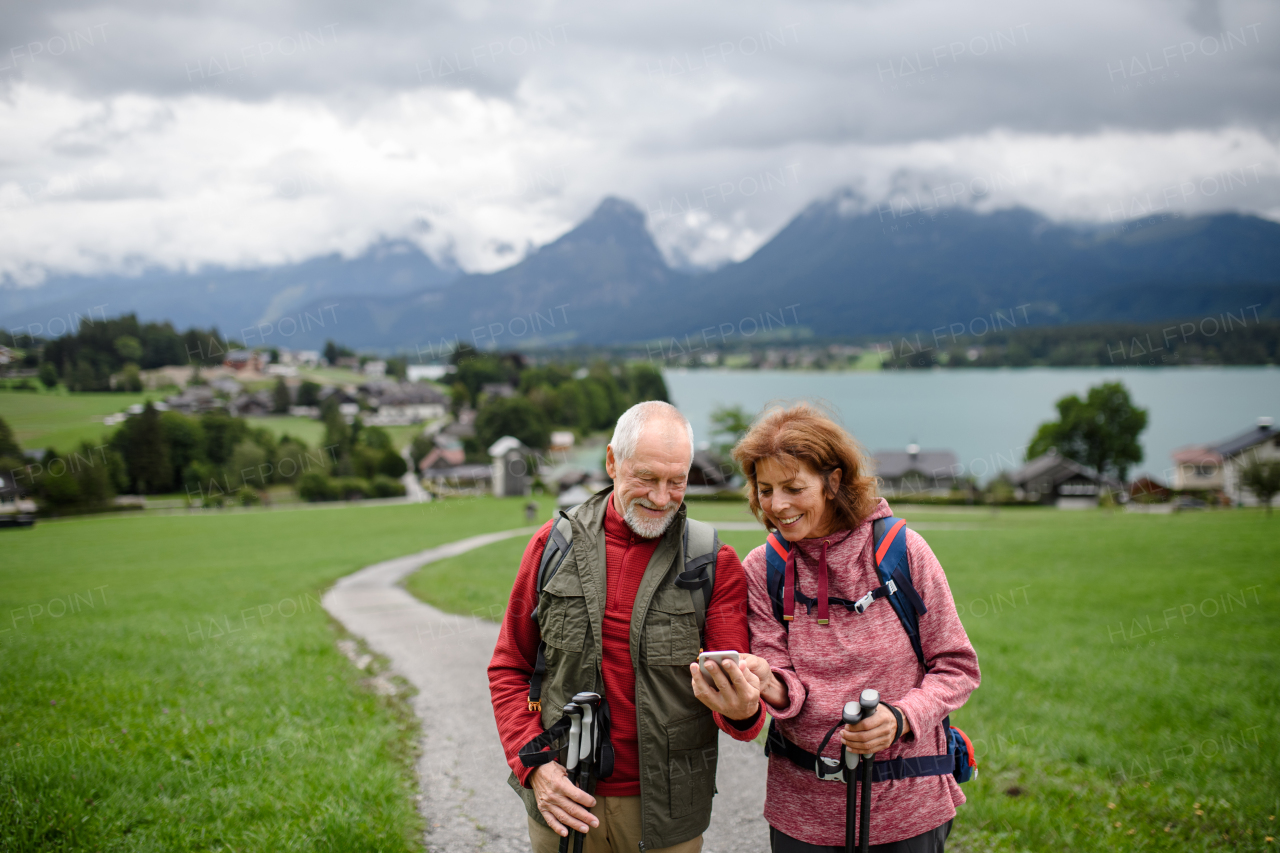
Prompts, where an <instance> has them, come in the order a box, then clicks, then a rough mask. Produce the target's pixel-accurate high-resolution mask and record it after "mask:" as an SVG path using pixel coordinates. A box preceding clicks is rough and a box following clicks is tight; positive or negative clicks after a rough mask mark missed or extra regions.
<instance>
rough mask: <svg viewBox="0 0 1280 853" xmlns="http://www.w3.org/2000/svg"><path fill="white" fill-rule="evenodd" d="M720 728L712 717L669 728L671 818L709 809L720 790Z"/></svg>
mask: <svg viewBox="0 0 1280 853" xmlns="http://www.w3.org/2000/svg"><path fill="white" fill-rule="evenodd" d="M717 732H718V729H717V728H716V724H715V720H713V719H712V717H711V714H710V713H709V712H708V713H705V714H697V715H696V716H693V717H686V718H685V719H683V720H676V721H675V722H673V723H671V725H669V726H668V727H667V738H668V739H667V761H668V771H669V773H670V778H671V801H670V807H671V816H672V817H673V818H678V817H685V816H686V815H691V814H694V813H695V812H698V811H701V810H703V809H706V808H707V807H708V806H709V805H710V803H711V797H712V795H714V794H715V788H716V745H717V744H716V733H717Z"/></svg>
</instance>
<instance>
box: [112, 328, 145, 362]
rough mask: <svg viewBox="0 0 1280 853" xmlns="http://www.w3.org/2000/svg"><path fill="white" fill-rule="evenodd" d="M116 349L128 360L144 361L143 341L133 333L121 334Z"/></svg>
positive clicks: (116, 341)
mask: <svg viewBox="0 0 1280 853" xmlns="http://www.w3.org/2000/svg"><path fill="white" fill-rule="evenodd" d="M115 351H116V354H117V355H118V356H120V358H122V359H124V360H125V361H126V362H130V361H132V362H134V363H137V362H139V361H142V342H141V341H139V340H138V339H137V338H135V337H134V336H133V335H121V336H120V337H118V338H116V340H115Z"/></svg>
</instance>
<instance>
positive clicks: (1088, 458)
mask: <svg viewBox="0 0 1280 853" xmlns="http://www.w3.org/2000/svg"><path fill="white" fill-rule="evenodd" d="M1056 406H1057V409H1058V420H1056V421H1050V422H1048V423H1043V424H1041V425H1040V428H1039V429H1038V430H1036V434H1035V437H1034V438H1032V440H1031V444H1030V445H1029V446H1028V447H1027V458H1028V459H1035V458H1036V457H1038V456H1043V455H1044V454H1045V453H1048V452H1049V450H1050V449H1051V448H1057V450H1058V453H1060V454H1061V455H1063V456H1065V457H1067V458H1068V459H1073V460H1075V461H1076V462H1079V463H1081V464H1083V465H1088V466H1090V467H1091V468H1093V469H1094V470H1095V471H1097V472H1098V473H1099V474H1114V475H1115V476H1116V477H1118V478H1119V479H1121V480H1124V479H1125V475H1126V474H1127V473H1128V471H1129V466H1130V465H1135V464H1137V463H1138V462H1141V461H1142V446H1141V445H1140V444H1138V435H1139V434H1140V433H1141V432H1142V431H1143V430H1144V429H1146V428H1147V410H1146V409H1140V408H1138V407H1137V406H1135V405H1133V401H1132V400H1131V399H1130V398H1129V392H1128V390H1127V389H1126V388H1125V387H1124V385H1122V384H1121V383H1119V382H1106V383H1103V384H1102V385H1099V386H1097V387H1096V388H1090V389H1089V393H1088V394H1087V395H1086V397H1085V399H1084V400H1081V399H1080V398H1079V397H1077V396H1076V395H1075V394H1069V395H1068V396H1066V397H1063V398H1062V399H1061V400H1059V401H1058V402H1057V404H1056Z"/></svg>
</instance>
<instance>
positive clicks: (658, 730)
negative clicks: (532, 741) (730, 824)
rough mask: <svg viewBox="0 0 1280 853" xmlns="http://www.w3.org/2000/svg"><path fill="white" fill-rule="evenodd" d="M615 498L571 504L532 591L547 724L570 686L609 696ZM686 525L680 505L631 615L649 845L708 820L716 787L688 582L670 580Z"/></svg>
mask: <svg viewBox="0 0 1280 853" xmlns="http://www.w3.org/2000/svg"><path fill="white" fill-rule="evenodd" d="M612 498H613V492H612V490H609V491H605V492H601V493H599V494H597V495H594V496H593V497H591V498H590V499H589V500H587V501H586V502H584V503H582V504H581V505H579V506H577V507H575V508H574V509H573V510H571V511H570V512H569V518H570V521H571V523H572V524H573V547H572V548H571V549H570V551H569V555H568V556H567V557H566V558H565V560H564V562H563V563H561V565H560V569H559V571H557V572H556V574H555V576H554V577H552V578H551V580H550V581H548V582H547V585H546V587H545V588H544V589H543V590H542V594H541V595H540V596H539V599H538V614H539V615H538V622H539V627H540V629H541V631H542V639H543V641H544V642H545V643H546V646H547V648H546V661H547V672H546V676H545V677H544V679H543V682H542V726H543V728H544V729H546V728H550V727H551V726H552V725H553V724H554V723H555V722H556V721H557V720H559V719H560V716H561V714H562V709H563V707H564V705H565V703H567V702H568V701H569V700H570V699H571V698H573V696H574V694H575V693H580V692H582V691H584V690H591V691H595V692H597V693H599V694H601V695H602V696H604V698H605V700H606V701H608V699H609V695H608V693H606V691H605V689H604V679H603V677H602V675H601V667H600V660H601V656H602V654H603V648H602V643H601V625H602V622H603V620H604V607H605V581H606V578H607V574H606V568H605V536H604V515H605V510H606V508H607V506H608V501H610V500H612ZM685 523H686V518H685V507H683V506H681V507H680V509H679V511H678V513H677V516H676V518H675V520H674V521H672V523H671V526H670V527H668V528H667V532H666V533H664V534H663V536H662V540H661V542H660V543H659V544H658V547H657V549H655V550H654V552H653V557H652V558H651V559H650V560H649V565H648V566H646V567H645V570H644V578H643V579H642V580H641V581H640V588H639V589H638V590H637V591H636V600H635V606H634V609H633V610H632V613H631V665H632V666H633V667H634V669H635V674H636V717H637V721H636V722H637V726H636V729H637V732H638V740H639V749H640V812H641V837H642V839H643V842H642V843H643V847H644V848H647V849H656V848H661V847H670V846H672V845H675V844H679V843H681V842H683V841H688V840H689V839H691V838H696V837H697V836H699V835H701V834H702V833H703V831H705V830H706V828H707V825H708V824H709V823H710V821H711V797H712V795H713V794H714V793H715V784H716V757H717V753H716V745H717V735H718V732H719V730H718V729H717V728H716V724H715V722H714V720H713V719H712V717H711V710H710V709H709V708H707V706H705V705H703V704H702V703H701V702H699V701H698V700H697V699H696V698H695V697H694V695H693V687H692V685H691V682H690V677H689V664H691V663H693V662H694V661H695V660H697V657H698V652H699V631H698V620H697V614H696V612H695V608H694V603H693V597H692V595H690V592H689V590H687V589H682V588H680V587H678V586H676V585H675V578H676V575H677V574H679V573H680V571H682V570H683V566H684V560H683V554H682V553H681V551H682V542H681V540H682V532H683V529H684V525H685ZM689 523H690V524H694V525H697V524H699V523H700V522H696V521H690V522H689ZM691 550H692V548H691ZM561 760H562V763H563V755H562V756H561ZM508 783H509V784H510V785H511V787H512V788H514V789H515V790H516V793H518V794H519V795H520V797H521V799H523V800H524V803H525V809H526V811H528V813H529V816H530V817H531V818H533V819H534V820H536V821H537V822H539V823H542V824H543V825H545V822H544V821H543V818H542V814H541V813H540V812H539V811H538V805H537V801H536V798H535V797H534V793H533V790H532V789H530V788H525V787H524V786H522V785H521V784H520V782H519V781H518V780H517V779H516V777H515V774H512V775H511V778H510V779H509V780H508Z"/></svg>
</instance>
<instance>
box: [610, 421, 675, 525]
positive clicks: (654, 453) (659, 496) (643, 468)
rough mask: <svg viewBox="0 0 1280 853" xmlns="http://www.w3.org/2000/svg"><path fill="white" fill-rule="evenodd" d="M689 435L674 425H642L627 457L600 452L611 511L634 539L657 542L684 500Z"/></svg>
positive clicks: (611, 448) (660, 422)
mask: <svg viewBox="0 0 1280 853" xmlns="http://www.w3.org/2000/svg"><path fill="white" fill-rule="evenodd" d="M690 450H691V449H690V447H689V434H688V432H686V431H685V428H684V425H683V424H680V423H677V422H675V421H671V420H667V419H663V420H656V419H655V420H651V421H650V422H649V423H647V424H645V427H644V430H643V431H642V432H641V433H640V440H639V441H638V442H636V452H635V454H634V455H633V456H632V457H631V458H630V459H617V458H616V457H614V455H613V447H612V446H610V447H609V449H608V450H606V451H605V470H606V471H608V473H609V477H610V478H612V480H613V499H614V509H616V510H617V511H618V514H619V515H621V516H622V517H623V518H624V519H626V522H627V526H628V527H630V528H631V529H632V530H634V531H635V532H636V534H637V535H639V536H642V537H644V538H646V539H656V538H657V537H659V536H661V535H662V534H663V533H665V532H666V529H667V527H668V526H670V524H671V520H672V519H673V518H675V515H676V511H677V510H679V509H680V504H681V503H682V502H683V501H684V490H685V487H686V486H687V485H688V483H689V464H690V462H691V461H692V459H691V458H690Z"/></svg>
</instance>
